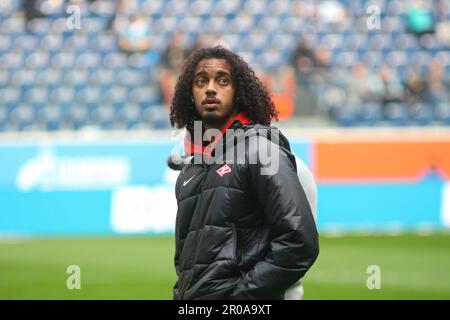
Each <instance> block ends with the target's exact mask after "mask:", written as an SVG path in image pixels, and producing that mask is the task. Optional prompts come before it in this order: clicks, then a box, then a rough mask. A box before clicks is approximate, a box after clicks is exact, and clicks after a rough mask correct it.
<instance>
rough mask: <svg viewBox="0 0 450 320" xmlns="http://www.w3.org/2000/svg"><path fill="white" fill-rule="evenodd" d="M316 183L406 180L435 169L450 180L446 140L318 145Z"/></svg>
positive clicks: (447, 142)
mask: <svg viewBox="0 0 450 320" xmlns="http://www.w3.org/2000/svg"><path fill="white" fill-rule="evenodd" d="M315 147H316V148H315V161H316V163H315V173H316V176H317V179H319V180H322V181H324V180H379V181H382V180H405V179H406V180H410V179H417V178H418V177H420V176H421V175H423V174H424V172H426V171H428V170H430V169H435V170H436V171H438V172H439V173H440V174H442V175H444V176H445V177H447V178H450V141H436V142H429V141H419V142H417V141H415V142H404V141H402V142H349V143H345V142H344V143H326V142H318V143H317V144H316V146H315Z"/></svg>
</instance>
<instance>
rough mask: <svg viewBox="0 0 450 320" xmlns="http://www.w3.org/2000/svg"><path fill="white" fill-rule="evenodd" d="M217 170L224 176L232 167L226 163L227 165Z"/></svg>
mask: <svg viewBox="0 0 450 320" xmlns="http://www.w3.org/2000/svg"><path fill="white" fill-rule="evenodd" d="M216 172H217V174H218V175H219V176H221V177H223V176H224V175H226V174H227V173H230V172H231V168H230V167H229V166H228V165H227V164H226V165H224V166H222V167H220V168H219V169H217V170H216Z"/></svg>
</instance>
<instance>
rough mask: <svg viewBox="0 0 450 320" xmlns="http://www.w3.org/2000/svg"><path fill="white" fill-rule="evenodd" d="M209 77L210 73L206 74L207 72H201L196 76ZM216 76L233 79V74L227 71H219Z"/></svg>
mask: <svg viewBox="0 0 450 320" xmlns="http://www.w3.org/2000/svg"><path fill="white" fill-rule="evenodd" d="M207 75H208V72H206V71H205V70H201V71H199V72H197V73H196V74H195V75H194V78H195V77H197V76H207ZM216 76H229V77H231V74H229V73H228V72H226V71H221V70H219V71H217V72H216Z"/></svg>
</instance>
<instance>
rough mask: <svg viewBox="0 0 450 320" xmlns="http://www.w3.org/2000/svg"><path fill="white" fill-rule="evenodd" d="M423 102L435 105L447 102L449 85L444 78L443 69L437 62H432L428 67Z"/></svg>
mask: <svg viewBox="0 0 450 320" xmlns="http://www.w3.org/2000/svg"><path fill="white" fill-rule="evenodd" d="M426 84H427V88H426V92H425V101H426V102H428V103H430V104H432V105H436V104H438V103H441V102H449V94H448V92H449V89H450V88H449V84H448V83H447V82H446V80H445V78H444V68H443V66H442V63H441V62H440V61H439V60H433V61H431V62H430V64H429V66H428V75H427V81H426Z"/></svg>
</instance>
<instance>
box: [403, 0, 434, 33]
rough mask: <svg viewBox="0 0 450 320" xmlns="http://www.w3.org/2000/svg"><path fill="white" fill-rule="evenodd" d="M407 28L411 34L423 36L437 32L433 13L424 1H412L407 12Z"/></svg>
mask: <svg viewBox="0 0 450 320" xmlns="http://www.w3.org/2000/svg"><path fill="white" fill-rule="evenodd" d="M406 28H407V30H408V31H409V32H411V33H413V34H415V35H417V36H421V35H423V34H425V33H433V32H434V31H435V20H434V18H433V14H432V12H431V11H430V10H429V9H428V8H427V6H426V4H425V2H424V1H422V0H415V1H412V2H411V4H410V7H409V8H408V10H407V11H406Z"/></svg>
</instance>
